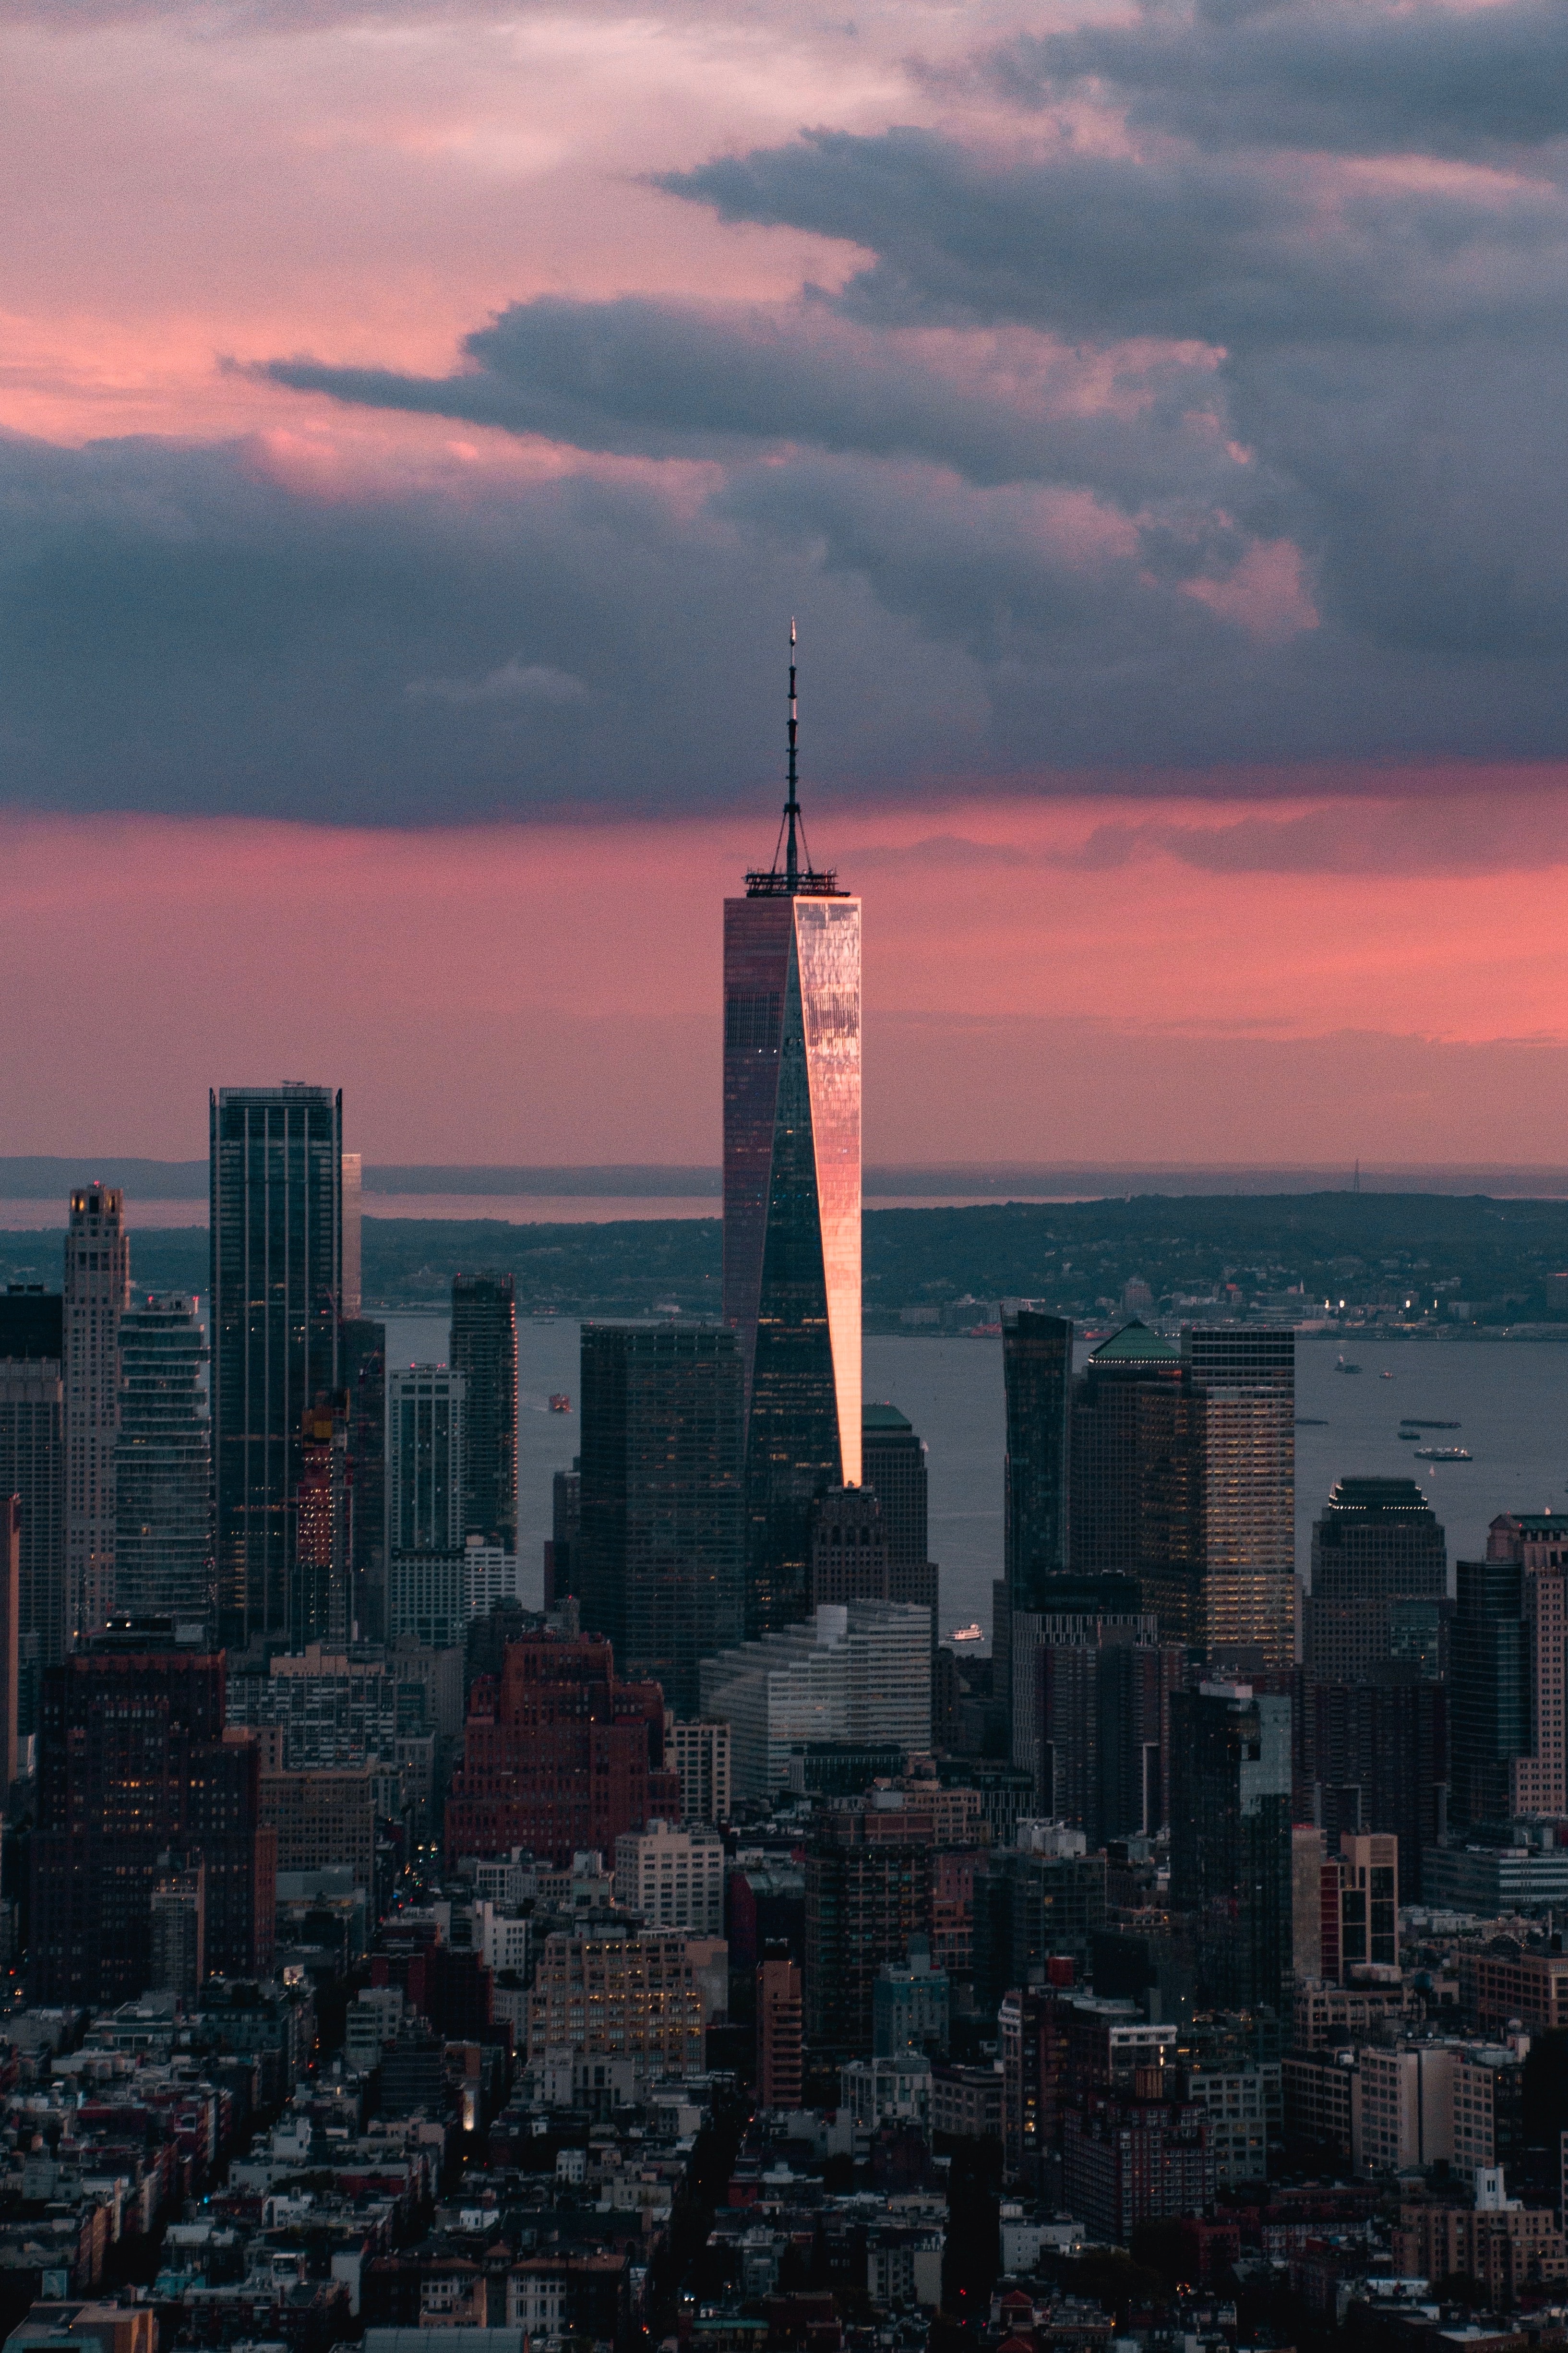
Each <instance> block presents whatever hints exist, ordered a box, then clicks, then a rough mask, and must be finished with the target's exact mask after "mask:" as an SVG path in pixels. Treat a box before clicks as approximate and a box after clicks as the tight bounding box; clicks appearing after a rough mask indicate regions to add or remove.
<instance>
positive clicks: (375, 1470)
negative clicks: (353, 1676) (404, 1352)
mask: <svg viewBox="0 0 1568 2353" xmlns="http://www.w3.org/2000/svg"><path fill="white" fill-rule="evenodd" d="M338 1349H339V1358H338V1363H339V1377H340V1378H341V1379H342V1385H343V1388H344V1389H345V1390H346V1391H347V1393H348V1400H349V1482H350V1486H351V1488H352V1491H353V1559H352V1570H353V1623H354V1624H355V1625H356V1626H357V1627H358V1629H359V1639H360V1641H362V1642H384V1641H385V1640H386V1326H385V1324H379V1323H376V1322H374V1320H372V1319H371V1318H369V1317H366V1316H356V1317H355V1318H354V1319H353V1321H352V1322H350V1323H346V1324H342V1325H341V1326H340V1328H339V1334H338Z"/></svg>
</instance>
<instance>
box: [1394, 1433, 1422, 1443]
mask: <svg viewBox="0 0 1568 2353" xmlns="http://www.w3.org/2000/svg"><path fill="white" fill-rule="evenodd" d="M1399 1435H1400V1437H1401V1438H1407V1439H1408V1440H1410V1443H1411V1445H1412V1446H1414V1445H1415V1441H1416V1440H1417V1439H1418V1438H1419V1437H1420V1435H1421V1432H1420V1431H1419V1430H1401V1431H1400V1432H1399Z"/></svg>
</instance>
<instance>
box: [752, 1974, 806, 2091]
mask: <svg viewBox="0 0 1568 2353" xmlns="http://www.w3.org/2000/svg"><path fill="white" fill-rule="evenodd" d="M801 2043H802V2018H801V1984H800V1971H799V1969H798V1968H796V1967H795V1963H794V1961H792V1960H791V1959H790V1958H789V1957H788V1955H787V1954H780V1955H778V1956H776V1957H769V1958H768V1959H766V1960H762V1961H759V1962H758V1963H757V2105H758V2106H759V2107H760V2108H798V2107H799V2105H800V2092H801Z"/></svg>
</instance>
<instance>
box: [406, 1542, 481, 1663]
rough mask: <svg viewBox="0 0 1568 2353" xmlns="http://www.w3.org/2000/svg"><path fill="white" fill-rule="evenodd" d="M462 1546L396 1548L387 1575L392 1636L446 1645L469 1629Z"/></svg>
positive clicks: (446, 1647)
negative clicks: (439, 1549)
mask: <svg viewBox="0 0 1568 2353" xmlns="http://www.w3.org/2000/svg"><path fill="white" fill-rule="evenodd" d="M468 1614H469V1613H468V1556H467V1553H466V1551H465V1552H396V1551H395V1552H394V1554H393V1556H392V1560H391V1565H390V1566H389V1567H388V1569H387V1575H386V1622H387V1633H388V1639H389V1640H390V1641H394V1642H405V1641H408V1642H426V1643H428V1644H430V1645H431V1646H432V1647H433V1648H434V1649H437V1650H450V1649H451V1648H452V1647H453V1646H454V1645H456V1644H458V1643H460V1642H462V1641H466V1639H467V1636H468Z"/></svg>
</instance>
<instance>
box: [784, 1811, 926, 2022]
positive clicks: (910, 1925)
mask: <svg viewBox="0 0 1568 2353" xmlns="http://www.w3.org/2000/svg"><path fill="white" fill-rule="evenodd" d="M873 1827H874V1828H883V1827H885V1826H881V1825H873ZM930 1920H931V1848H930V1847H929V1845H927V1844H926V1843H925V1842H924V1841H920V1840H915V1839H909V1838H898V1837H889V1836H879V1837H875V1838H873V1837H868V1834H867V1817H866V1813H865V1810H863V1809H861V1808H855V1807H846V1808H835V1809H832V1810H829V1812H828V1813H827V1814H826V1816H825V1817H821V1818H820V1820H819V1827H818V1828H817V1829H816V1830H815V1831H814V1832H813V1835H812V1836H811V1838H810V1840H809V1841H808V1843H807V1846H806V1852H805V2039H806V2041H807V2042H808V2043H810V2044H811V2046H812V2049H813V2050H814V2052H816V2054H817V2056H818V2057H819V2058H829V2057H832V2058H840V2057H842V2058H850V2059H858V2058H860V2057H862V2056H863V2055H864V2053H865V2052H867V2051H868V2049H869V2047H870V2042H871V2016H872V2007H873V2003H874V2000H875V1992H876V1984H877V1973H878V1971H879V1969H880V1968H881V1967H882V1964H883V1962H884V1961H895V1962H902V1961H903V1960H904V1959H905V1958H906V1957H907V1956H908V1953H909V1949H910V1938H911V1937H913V1936H921V1935H923V1934H924V1933H925V1931H926V1930H927V1928H928V1927H929V1925H930Z"/></svg>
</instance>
